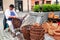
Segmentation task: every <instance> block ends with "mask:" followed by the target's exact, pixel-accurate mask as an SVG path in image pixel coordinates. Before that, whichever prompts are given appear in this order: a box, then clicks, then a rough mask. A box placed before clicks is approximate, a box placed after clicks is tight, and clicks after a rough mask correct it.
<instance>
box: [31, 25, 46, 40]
mask: <svg viewBox="0 0 60 40" xmlns="http://www.w3.org/2000/svg"><path fill="white" fill-rule="evenodd" d="M44 33H45V31H44V29H43V28H42V27H41V26H39V27H38V26H32V27H31V28H30V38H31V40H44Z"/></svg>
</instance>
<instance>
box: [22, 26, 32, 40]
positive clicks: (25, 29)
mask: <svg viewBox="0 0 60 40" xmlns="http://www.w3.org/2000/svg"><path fill="white" fill-rule="evenodd" d="M31 26H32V25H26V26H23V28H22V32H23V36H24V38H25V39H26V40H30V27H31Z"/></svg>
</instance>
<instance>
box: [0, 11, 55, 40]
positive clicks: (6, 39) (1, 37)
mask: <svg viewBox="0 0 60 40" xmlns="http://www.w3.org/2000/svg"><path fill="white" fill-rule="evenodd" d="M25 14H28V13H22V12H20V13H18V16H19V18H20V17H23V16H24V15H25ZM3 28H4V27H3V14H0V40H18V38H17V37H15V38H13V37H12V35H11V34H10V33H9V32H5V31H4V30H3ZM21 35H22V34H21ZM20 40H24V39H23V38H21V39H20ZM44 40H54V39H53V38H52V37H50V36H49V35H48V34H45V39H44Z"/></svg>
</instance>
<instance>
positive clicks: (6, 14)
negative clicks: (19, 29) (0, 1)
mask: <svg viewBox="0 0 60 40" xmlns="http://www.w3.org/2000/svg"><path fill="white" fill-rule="evenodd" d="M12 11H13V12H14V13H15V15H16V17H18V15H17V14H16V12H15V11H14V10H12ZM10 12H11V10H9V9H7V10H6V11H5V16H6V19H8V18H9V16H11V15H10Z"/></svg>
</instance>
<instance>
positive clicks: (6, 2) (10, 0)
mask: <svg viewBox="0 0 60 40" xmlns="http://www.w3.org/2000/svg"><path fill="white" fill-rule="evenodd" d="M10 4H14V0H3V10H4V11H5V10H6V9H8V8H9V5H10Z"/></svg>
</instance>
